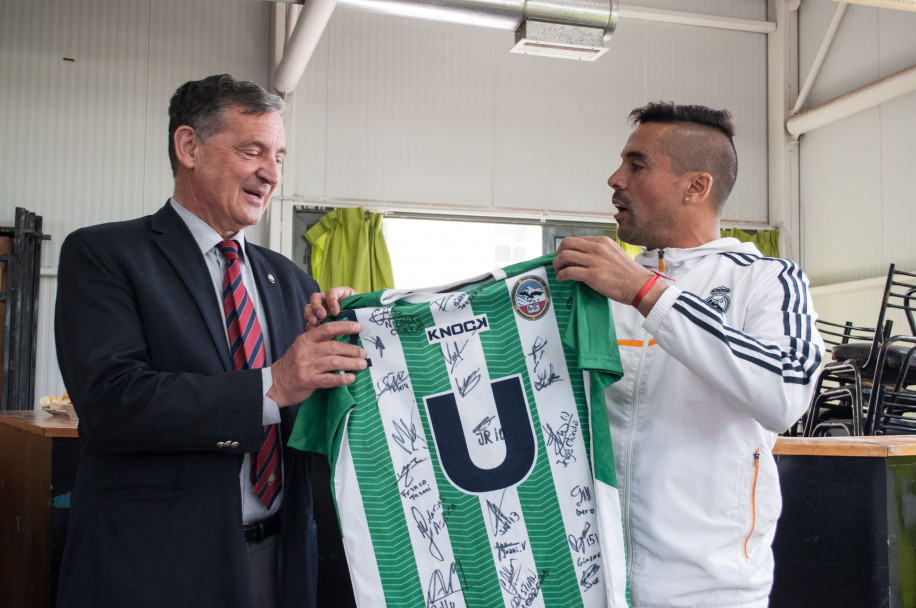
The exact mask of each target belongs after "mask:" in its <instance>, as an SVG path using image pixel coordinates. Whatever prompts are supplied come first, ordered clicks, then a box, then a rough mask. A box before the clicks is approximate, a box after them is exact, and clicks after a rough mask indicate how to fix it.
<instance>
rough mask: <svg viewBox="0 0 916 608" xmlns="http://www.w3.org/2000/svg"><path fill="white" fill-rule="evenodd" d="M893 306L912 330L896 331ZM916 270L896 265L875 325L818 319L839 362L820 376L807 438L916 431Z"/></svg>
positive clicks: (806, 419)
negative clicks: (890, 316) (870, 326)
mask: <svg viewBox="0 0 916 608" xmlns="http://www.w3.org/2000/svg"><path fill="white" fill-rule="evenodd" d="M888 310H901V311H903V315H904V316H905V318H906V320H907V323H906V329H907V330H908V331H909V333H908V334H900V335H893V334H892V333H891V330H892V328H893V322H892V320H890V319H888V318H887V316H888V314H887V313H888ZM914 312H916V274H914V273H909V272H903V271H900V270H897V269H896V267H895V265H894V264H891V266H890V268H889V270H888V275H887V281H886V283H885V288H884V295H883V298H882V302H881V308H880V311H879V313H878V322H877V323H876V324H875V327H874V328H867V327H857V326H854V325H853V324H852V323H849V322H847V323H844V324H842V325H841V324H837V323H831V322H828V321H821V320H819V321H818V329H819V330H820V332H821V335H822V336H823V337H824V341H825V343H827V344H828V345H829V346H831V347H832V348H831V351H832V353H833V359H834V362H832V363H829V364H827V365H825V366H824V368H823V369H822V370H821V373H820V375H819V376H818V380H817V385H816V387H815V392H814V397H813V398H812V400H811V404H810V406H809V408H808V412H807V414H806V415H805V416H804V417H803V418H802V422H801V426H802V432H803V434H804V435H805V436H806V437H823V436H836V435H874V434H900V433H916V320H914V316H916V314H914Z"/></svg>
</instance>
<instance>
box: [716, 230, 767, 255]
mask: <svg viewBox="0 0 916 608" xmlns="http://www.w3.org/2000/svg"><path fill="white" fill-rule="evenodd" d="M720 232H721V233H722V236H723V237H728V236H731V237H734V238H736V239H738V240H739V241H741V242H742V243H747V242H751V243H753V244H755V245H757V249H759V250H760V253H762V254H763V255H765V256H767V257H769V258H778V257H779V231H778V230H762V231H760V232H758V233H757V234H749V233H747V232H745V231H744V230H740V229H738V228H723V229H722V230H720Z"/></svg>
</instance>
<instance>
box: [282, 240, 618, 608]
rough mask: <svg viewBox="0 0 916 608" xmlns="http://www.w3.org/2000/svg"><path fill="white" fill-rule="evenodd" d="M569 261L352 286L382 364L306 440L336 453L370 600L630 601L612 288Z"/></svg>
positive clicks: (347, 521)
mask: <svg viewBox="0 0 916 608" xmlns="http://www.w3.org/2000/svg"><path fill="white" fill-rule="evenodd" d="M552 260H553V256H552V255H550V256H544V257H542V258H538V259H536V260H532V261H530V262H526V263H522V264H517V265H514V266H510V267H507V268H504V269H502V270H501V271H497V272H495V273H491V274H488V275H486V276H483V277H479V278H477V279H473V280H471V281H469V282H467V283H465V284H464V285H462V286H451V287H448V288H443V289H434V290H430V291H423V292H403V291H397V290H388V291H384V292H376V293H372V294H366V295H361V296H354V297H352V298H349V299H347V300H346V301H345V302H344V309H345V310H344V312H343V313H342V315H346V316H349V317H351V318H355V319H356V320H357V321H359V322H360V323H361V324H362V325H363V328H364V329H363V332H362V333H361V334H360V336H359V339H360V340H361V342H362V345H363V347H364V348H365V349H366V350H367V351H368V353H369V359H370V365H369V368H368V369H367V370H364V371H362V372H358V373H357V380H356V382H355V383H354V384H353V385H351V386H349V387H340V388H338V389H333V390H330V391H321V392H318V393H316V394H315V395H314V396H313V397H312V399H310V400H309V401H307V402H306V403H305V404H303V407H302V408H301V409H300V413H299V418H298V420H297V424H296V428H295V429H294V431H293V438H292V440H291V442H290V445H292V446H293V447H298V448H300V449H305V450H309V451H317V452H323V453H325V454H328V455H329V456H330V458H331V463H332V469H333V483H334V492H335V500H336V503H337V510H338V514H339V516H340V522H341V529H342V532H343V537H344V538H343V540H344V547H345V549H346V553H347V557H348V563H349V568H350V574H351V579H352V582H353V587H354V593H355V595H356V601H357V604H358V605H359V606H361V607H363V608H365V607H366V606H410V607H416V606H428V607H437V608H440V607H441V608H446V607H449V608H451V607H460V606H487V607H489V606H496V605H500V606H502V605H504V606H522V605H524V606H562V607H564V608H566V607H570V606H613V607H620V606H626V605H628V593H627V582H626V572H625V559H624V553H623V530H622V525H621V513H620V503H619V500H618V495H617V489H616V478H615V476H614V458H613V453H612V447H611V440H610V435H609V425H608V421H607V417H606V413H605V408H604V390H605V388H607V387H608V386H609V385H611V384H612V383H613V382H614V381H616V380H617V379H619V377H620V373H621V372H620V360H619V354H618V350H617V345H616V340H615V339H614V326H613V319H612V317H611V312H610V311H611V309H610V303H609V301H608V300H607V299H605V298H604V297H602V296H600V295H598V294H596V293H595V292H593V291H592V290H591V289H589V288H588V287H585V286H583V285H581V284H579V283H576V282H574V281H568V282H562V283H561V282H557V281H556V280H555V275H554V271H553V268H552V267H551V262H552ZM591 403H594V404H595V407H594V409H592V407H591Z"/></svg>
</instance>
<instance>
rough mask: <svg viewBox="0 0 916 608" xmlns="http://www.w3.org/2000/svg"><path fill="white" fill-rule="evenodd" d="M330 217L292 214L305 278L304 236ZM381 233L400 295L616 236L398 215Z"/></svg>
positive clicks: (584, 227)
mask: <svg viewBox="0 0 916 608" xmlns="http://www.w3.org/2000/svg"><path fill="white" fill-rule="evenodd" d="M328 211H330V209H328V208H298V209H295V210H294V212H293V233H294V235H295V238H293V241H292V258H293V260H295V261H296V263H297V264H299V266H300V267H301V268H302V269H303V270H305V271H306V272H311V268H310V266H309V259H310V251H309V246H308V243H307V241H306V240H305V238H303V236H302V235H304V234H305V232H306V231H307V230H308V229H309V228H311V227H312V226H313V225H314V224H315V223H316V222H318V220H319V219H321V217H322V216H323V215H324V214H325V213H327V212H328ZM471 220H475V221H471ZM382 229H383V231H384V234H385V241H386V243H387V245H388V251H389V253H390V255H391V264H392V270H393V272H394V281H395V286H396V287H397V288H399V289H419V288H425V287H437V286H440V285H446V284H449V283H454V282H456V281H462V280H464V279H470V278H473V277H476V276H478V275H481V274H483V273H486V272H489V271H491V270H495V269H497V268H502V267H503V266H507V265H509V264H514V263H517V262H523V261H525V260H530V259H532V258H536V257H538V256H540V255H542V254H544V253H547V252H551V251H555V250H556V248H557V245H558V244H559V242H560V241H561V240H562V239H563V238H564V237H567V236H586V235H606V236H609V237H611V238H614V237H615V236H616V226H615V225H613V224H603V225H598V224H584V223H572V222H540V221H537V220H536V219H520V220H510V219H505V218H500V219H493V220H489V221H487V220H486V218H482V217H474V218H470V217H464V216H459V217H455V216H453V217H446V216H442V217H441V218H440V217H435V216H434V218H432V219H431V218H430V217H429V216H426V217H423V218H418V217H410V216H408V215H406V214H395V213H392V214H390V215H386V216H385V218H384V220H383V222H382Z"/></svg>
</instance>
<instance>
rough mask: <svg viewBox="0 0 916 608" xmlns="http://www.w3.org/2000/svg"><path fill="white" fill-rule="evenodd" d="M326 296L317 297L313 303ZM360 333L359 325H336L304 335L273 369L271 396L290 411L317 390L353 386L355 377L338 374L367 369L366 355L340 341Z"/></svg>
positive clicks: (360, 349) (330, 324) (362, 351)
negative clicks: (289, 408)
mask: <svg viewBox="0 0 916 608" xmlns="http://www.w3.org/2000/svg"><path fill="white" fill-rule="evenodd" d="M323 295H324V294H314V295H313V296H312V299H313V300H314V299H315V298H316V296H323ZM309 306H311V304H309ZM306 310H308V306H307V307H306ZM338 310H339V309H338ZM306 319H308V317H307V316H306ZM360 331H362V326H361V325H360V324H359V323H352V322H349V321H336V322H332V323H325V324H324V325H322V326H321V327H315V328H311V329H308V330H307V331H306V332H305V333H303V334H300V335H299V337H297V338H296V340H295V341H294V342H293V343H292V344H291V345H290V347H289V349H287V351H286V353H285V354H284V355H283V356H282V357H281V358H280V359H279V360H278V361H277V362H276V363H274V364H273V365H271V367H270V370H271V375H272V376H273V386H271V387H270V390H269V391H267V396H268V397H270V398H271V399H273V400H274V401H276V402H277V405H279V406H280V407H286V406H288V405H295V404H298V403H301V402H303V401H305V400H306V399H308V398H309V397H311V395H312V393H313V392H314V391H315V389H318V388H332V387H335V386H343V385H347V384H352V383H353V381H354V380H355V377H354V376H353V374H350V373H338V372H339V371H340V370H358V369H365V368H366V351H365V350H363V349H362V348H360V347H358V346H355V345H353V344H348V343H346V342H340V341H338V340H336V338H337V337H339V336H345V335H347V334H355V333H359V332H360Z"/></svg>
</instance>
